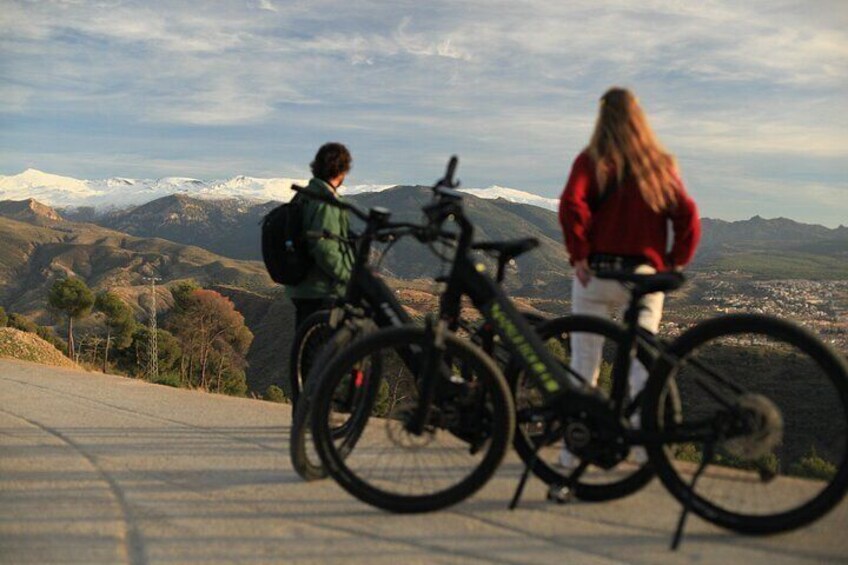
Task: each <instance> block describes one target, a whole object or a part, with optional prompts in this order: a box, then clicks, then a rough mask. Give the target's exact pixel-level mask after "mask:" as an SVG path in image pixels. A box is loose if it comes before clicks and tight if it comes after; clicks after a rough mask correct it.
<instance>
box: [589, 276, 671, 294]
mask: <svg viewBox="0 0 848 565" xmlns="http://www.w3.org/2000/svg"><path fill="white" fill-rule="evenodd" d="M595 276H596V277H598V278H599V279H610V280H615V281H619V282H623V283H630V284H632V285H633V288H632V292H633V294H636V295H642V294H650V293H652V292H668V291H670V290H675V289H678V288H680V287H681V286H683V283H685V282H686V277H684V276H683V273H678V272H676V271H668V272H665V273H654V274H650V275H647V274H637V273H628V272H624V271H599V272H597V273H595Z"/></svg>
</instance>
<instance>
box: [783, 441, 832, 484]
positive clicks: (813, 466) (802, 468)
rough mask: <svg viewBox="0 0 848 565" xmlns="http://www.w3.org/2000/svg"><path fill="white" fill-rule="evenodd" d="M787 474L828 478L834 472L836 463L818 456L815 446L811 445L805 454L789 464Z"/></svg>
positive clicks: (806, 477)
mask: <svg viewBox="0 0 848 565" xmlns="http://www.w3.org/2000/svg"><path fill="white" fill-rule="evenodd" d="M788 474H790V475H794V476H796V477H803V478H805V479H821V480H829V479H832V478H833V476H834V475H835V474H836V465H834V464H833V463H830V462H828V461H826V460H824V459H822V458H821V457H819V456H818V453H816V448H815V446H812V447H810V452H809V453H808V454H807V455H806V456H804V457H802V458H801V459H799V460H798V461H796V462H795V463H793V464H792V465H790V466H789V473H788Z"/></svg>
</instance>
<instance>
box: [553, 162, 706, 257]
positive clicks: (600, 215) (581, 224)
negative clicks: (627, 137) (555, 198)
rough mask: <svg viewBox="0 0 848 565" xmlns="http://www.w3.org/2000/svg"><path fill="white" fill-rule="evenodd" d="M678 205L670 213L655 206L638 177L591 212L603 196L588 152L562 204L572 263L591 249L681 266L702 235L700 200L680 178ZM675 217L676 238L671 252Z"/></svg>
mask: <svg viewBox="0 0 848 565" xmlns="http://www.w3.org/2000/svg"><path fill="white" fill-rule="evenodd" d="M677 190H678V193H677V204H676V205H675V206H673V207H672V209H670V210H668V211H666V212H665V213H661V214H658V213H656V212H654V211H653V210H651V208H650V207H649V206H648V204H647V203H646V202H645V201H644V200H643V199H642V195H641V193H640V192H639V188H638V186H637V185H636V183H635V182H634V181H633V179H628V178H626V179H625V180H624V182H623V183H622V184H621V185H620V186H619V187H618V188H617V189H616V190H615V192H614V193H612V195H611V196H609V197H608V198H607V199H606V200H605V201H604V202H603V203H602V204H601V205H600V207H599V208H598V209H597V210H595V212H592V210H591V208H590V204H589V203H590V202H592V201H593V200H594V199H596V198H597V197H598V183H597V180H596V179H595V164H594V162H593V161H592V158H591V157H589V155H588V154H587V153H585V152H584V153H581V154H580V155H578V157H577V159H575V161H574V165H573V166H572V168H571V176H569V178H568V182H567V183H566V185H565V190H564V191H563V193H562V197H561V198H560V203H559V223H560V226H562V231H563V233H564V234H565V246H566V248H567V249H568V253H569V255H570V257H571V263H572V264H574V262H575V261H579V260H582V259H587V258H588V257H589V254H590V253H608V254H612V255H641V256H644V257H645V258H646V259H647V260H648V261H649V262H650V263H651V264H652V265H653V266H654V267H655V268H656V269H657V270H658V271H664V270H668V269H671V268H674V267H681V266H683V265H686V264H687V263H689V261H691V260H692V256H693V255H694V254H695V247H696V246H697V245H698V240H699V239H700V238H701V220H700V219H699V218H698V209H697V207H696V206H695V202H694V201H693V200H692V199H691V198H690V197H689V195H688V194H686V189H685V188H684V186H683V181H682V180H680V179H679V178H678V184H677ZM669 220H670V221H671V228H672V230H671V231H672V233H673V234H674V243H673V245H672V246H671V250H670V251H669V248H668V246H669V229H668V223H669Z"/></svg>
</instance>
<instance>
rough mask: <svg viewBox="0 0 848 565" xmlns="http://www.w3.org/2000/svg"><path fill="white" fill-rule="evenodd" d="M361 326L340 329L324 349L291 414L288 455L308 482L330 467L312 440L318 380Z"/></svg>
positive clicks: (295, 468) (295, 467)
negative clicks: (322, 461)
mask: <svg viewBox="0 0 848 565" xmlns="http://www.w3.org/2000/svg"><path fill="white" fill-rule="evenodd" d="M362 329H363V326H362V325H356V326H350V325H348V326H345V327H343V328H342V329H340V330H339V331H337V332H336V333H335V334H334V335H333V337H332V338H331V339H330V341H329V342H328V343H327V345H326V346H325V347H324V348H323V349H322V350H321V354H320V355H319V357H318V359H316V361H315V363H314V366H313V367H312V369H311V371H310V374H309V376H308V377H307V379H306V385H305V386H304V391H303V393H302V394H301V395H300V399H299V400H298V403H297V405H296V406H295V408H294V411H293V416H292V426H291V432H290V434H289V435H290V437H289V455H290V458H291V462H292V467H293V468H294V470H295V472H296V473H297V474H298V475H300V477H301V478H303V479H304V480H306V481H316V480H319V479H323V478H326V476H327V470H326V469H325V468H324V465H323V463H321V459H320V458H319V457H318V454H317V453H314V449H310V448H312V446H313V441H312V421H311V416H312V395H313V394H314V391H315V388H316V383H318V382H320V380H321V378H322V374H323V368H325V367H326V366H327V365H328V364H329V362H330V360H331V359H332V358H333V357H335V356H336V355H337V354H338V353H339V352H340V351H341V350H343V349H344V348H345V347H347V346H348V345H349V344H350V342H351V341H353V340H354V339H355V338H356V337H357V330H359V331H362Z"/></svg>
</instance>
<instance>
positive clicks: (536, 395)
mask: <svg viewBox="0 0 848 565" xmlns="http://www.w3.org/2000/svg"><path fill="white" fill-rule="evenodd" d="M536 331H537V333H538V334H539V337H540V338H542V341H543V342H544V343H545V345H546V346H547V348H548V350H549V351H550V352H551V353H552V354H553V355H554V357H556V358H557V359H558V360H559V361H560V363H562V364H563V365H564V366H566V367H567V366H569V365H570V364H571V359H572V352H571V347H572V338H573V337H574V336H575V335H582V336H584V337H590V338H595V339H597V340H598V341H599V343H600V344H601V345H600V356H601V358H600V360H599V361H600V374H599V376H598V380H597V383H596V388H597V389H598V390H600V391H601V392H602V393H603V394H605V395H606V396H608V397H609V396H610V395H611V393H612V389H613V387H612V375H613V371H612V369H613V365H614V363H615V359H616V355H617V353H618V351H619V348H620V347H626V345H624V344H626V341H627V332H626V330H625V329H624V328H623V327H622V326H620V325H619V324H616V323H614V322H611V321H609V320H605V319H603V318H598V317H595V316H583V315H572V316H563V317H561V318H555V319H553V320H549V321H547V322H544V323H542V324H540V325H539V326H538V327H537V328H536ZM633 362H634V363H637V362H638V363H642V364H643V365H644V366H645V367H646V368H648V369H650V367H651V365H652V363H653V356H652V354H651V352H649V351H648V350H646V349H645V348H644V347H639V348H638V349H637V359H634V360H633ZM572 371H574V369H572ZM572 375H573V376H575V377H577V378H579V379H581V380H583V382H589V381H590V380H591V377H592V376H591V375H581V374H579V373H577V372H572ZM508 380H509V382H510V385H511V386H512V391H513V395H514V398H515V407H516V411H517V413H518V414H519V417H518V418H517V422H516V430H515V438H514V440H513V444H514V445H515V450H516V451H517V452H518V454H519V456H520V457H521V459H522V460H523V461H524V462H525V463H529V462H531V461H533V460H534V459H535V464H534V465H533V468H532V471H533V474H534V475H536V476H537V477H539V478H540V479H541V480H543V481H544V482H545V483H547V484H548V485H567V486H568V487H569V489H570V491H571V492H572V493H573V494H574V496H576V497H577V498H579V499H581V500H588V501H603V500H612V499H615V498H621V497H624V496H628V495H630V494H632V493H634V492H636V491H638V490H639V489H641V488H642V487H644V486H645V485H646V484H647V483H648V482H650V481H651V479H652V478H653V477H654V471H653V467H652V466H651V465H650V464H649V462H648V461H647V459H646V458H645V457H642V458H641V459H640V458H638V457H637V456H636V455H637V454H638V452H634V453H632V454H631V457H629V458H628V459H626V460H624V461H622V462H621V463H619V464H618V465H616V466H615V467H613V468H611V469H602V468H600V467H597V466H595V465H589V467H588V468H587V469H586V471H585V472H584V473H583V474H582V475H580V477H579V478H578V479H576V480H572V478H571V475H572V474H573V471H574V469H573V468H568V467H565V466H563V465H561V460H560V454H561V452H562V448H563V443H562V441H558V442H556V443H554V444H551V445H543V446H540V445H539V444H540V442H541V441H542V439H543V436H544V430H543V429H542V428H541V427H540V425H539V424H538V423H534V422H533V421H532V418H531V417H530V416H529V415H530V414H531V413H532V410H533V409H534V408H538V407H541V406H543V404H544V402H543V400H544V399H543V398H542V396H541V394H540V392H539V391H538V390H537V389H536V388H535V387H534V386H533V384H532V383H531V382H530V380H529V379H528V378H527V377H526V374H525V373H524V372H523V371H519V370H518V368H517V366H516V365H512V366H511V367H510V370H509V378H508ZM621 401H622V402H624V405H625V407H626V411H628V412H631V413H633V414H638V413H639V410H638V406H636V405H631V402H630V399H629V398H628V399H621ZM522 415H528V416H527V417H526V418H523V417H522ZM643 453H644V452H643ZM574 464H575V465H576V461H575V463H574Z"/></svg>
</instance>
